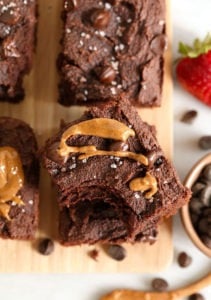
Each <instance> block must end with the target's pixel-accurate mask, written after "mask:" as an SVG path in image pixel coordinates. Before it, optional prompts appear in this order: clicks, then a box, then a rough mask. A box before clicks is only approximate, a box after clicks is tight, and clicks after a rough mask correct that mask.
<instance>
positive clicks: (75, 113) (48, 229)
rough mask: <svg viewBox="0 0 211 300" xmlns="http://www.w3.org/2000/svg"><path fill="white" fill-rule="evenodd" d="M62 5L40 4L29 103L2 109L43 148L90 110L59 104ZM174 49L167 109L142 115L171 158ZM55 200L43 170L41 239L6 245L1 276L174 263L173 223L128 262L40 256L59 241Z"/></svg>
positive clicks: (74, 253) (75, 251)
mask: <svg viewBox="0 0 211 300" xmlns="http://www.w3.org/2000/svg"><path fill="white" fill-rule="evenodd" d="M62 2H63V1H62V0H40V1H39V14H40V18H39V26H38V45H37V51H36V55H35V60H34V68H33V71H32V72H31V74H30V76H28V77H27V78H26V80H25V89H26V98H25V101H23V102H22V103H21V104H18V105H9V104H6V103H3V104H0V116H11V117H15V118H20V119H22V120H24V121H26V122H27V123H29V124H30V125H31V126H32V128H34V130H35V132H36V135H37V138H38V141H39V145H43V143H44V141H45V140H46V139H47V138H48V137H49V136H51V135H52V134H53V133H54V132H55V131H56V130H57V128H58V125H59V122H60V120H61V119H64V120H66V121H70V120H73V119H76V118H78V117H79V116H80V115H81V113H82V112H83V110H84V108H82V107H81V108H78V107H70V108H66V107H62V106H60V105H59V104H57V82H58V77H57V72H56V57H57V54H58V52H59V47H60V46H59V40H60V37H61V21H60V13H61V3H62ZM167 12H169V5H168V9H167ZM168 15H169V14H168ZM168 21H169V16H168ZM168 24H169V22H168ZM168 31H169V29H168ZM169 36H170V34H169ZM170 48H171V47H170V45H169V50H168V51H167V53H166V63H165V83H164V94H163V102H162V107H161V108H156V109H142V110H141V109H140V110H139V112H140V115H141V116H142V118H143V119H144V120H146V121H148V122H149V123H150V124H154V125H156V127H157V131H158V139H159V141H160V143H161V145H162V147H163V149H164V151H165V153H166V155H167V156H168V157H171V154H172V101H171V91H172V82H171V74H170V73H171V72H170V65H171V54H170ZM55 196H56V195H55V191H54V190H53V188H52V185H51V183H50V179H49V176H48V175H47V173H46V172H45V171H44V170H42V171H41V181H40V210H41V215H40V226H39V232H38V233H37V239H36V240H35V241H34V242H24V241H5V240H0V249H1V252H0V272H4V273H5V272H27V273H29V272H49V273H52V272H60V273H65V272H66V273H67V272H69V273H71V272H83V273H86V272H157V271H161V270H162V269H164V268H165V267H167V266H168V265H169V264H170V262H171V260H172V252H173V251H172V231H171V221H170V220H169V221H165V222H164V223H163V224H162V225H161V226H160V234H159V239H158V241H157V243H156V244H154V245H153V246H149V245H140V244H137V245H134V246H131V245H125V247H126V248H127V253H128V255H127V258H126V259H125V260H124V261H122V262H116V261H114V260H112V259H111V258H109V257H108V256H107V255H106V254H105V253H104V251H103V249H101V247H100V246H96V247H93V246H81V247H70V248H65V247H62V246H61V245H59V244H58V243H57V242H56V244H55V251H54V252H53V254H52V255H50V256H47V257H46V256H42V255H40V254H39V253H38V252H37V250H36V249H37V244H38V239H39V238H41V237H50V238H52V239H56V236H57V224H58V222H57V207H56V200H55ZM93 248H96V249H99V258H98V262H95V261H94V260H92V259H91V258H89V257H88V255H87V252H88V251H89V250H90V249H93Z"/></svg>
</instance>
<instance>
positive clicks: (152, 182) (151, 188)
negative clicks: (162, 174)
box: [129, 172, 158, 199]
mask: <svg viewBox="0 0 211 300" xmlns="http://www.w3.org/2000/svg"><path fill="white" fill-rule="evenodd" d="M129 186H130V189H131V190H132V191H134V192H139V191H141V192H146V191H147V193H146V194H145V195H144V197H145V198H146V199H150V198H151V197H152V196H153V195H154V194H155V193H156V192H157V190H158V187H157V180H156V178H155V177H154V176H152V175H151V174H150V173H149V172H147V173H146V176H145V177H140V178H135V179H133V180H131V182H130V183H129Z"/></svg>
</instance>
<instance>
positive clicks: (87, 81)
mask: <svg viewBox="0 0 211 300" xmlns="http://www.w3.org/2000/svg"><path fill="white" fill-rule="evenodd" d="M62 19H63V21H64V28H63V36H62V41H61V44H62V51H61V54H60V56H59V58H58V70H59V72H60V75H61V81H60V84H59V91H60V97H59V102H60V103H61V104H63V105H66V106H69V105H74V104H77V105H89V104H93V103H94V104H96V103H99V101H106V100H108V99H110V98H113V99H118V98H119V95H123V94H124V97H127V98H128V99H129V100H130V101H131V102H132V104H134V105H136V106H148V107H152V106H160V104H161V93H162V85H163V65H164V58H163V54H164V50H165V48H166V36H165V32H166V26H165V1H164V0H143V1H137V0H122V1H121V0H110V1H108V0H107V1H96V0H89V1H87V0H65V1H64V8H63V13H62Z"/></svg>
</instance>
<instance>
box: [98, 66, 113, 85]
mask: <svg viewBox="0 0 211 300" xmlns="http://www.w3.org/2000/svg"><path fill="white" fill-rule="evenodd" d="M115 77H116V72H115V70H114V69H113V68H112V67H106V68H104V69H103V70H102V72H101V74H100V82H102V83H106V84H110V83H111V82H112V81H113V80H114V79H115Z"/></svg>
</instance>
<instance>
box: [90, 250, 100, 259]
mask: <svg viewBox="0 0 211 300" xmlns="http://www.w3.org/2000/svg"><path fill="white" fill-rule="evenodd" d="M88 255H89V257H91V258H92V259H94V260H95V261H97V259H98V256H99V251H97V250H96V249H93V250H90V251H89V252H88Z"/></svg>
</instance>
